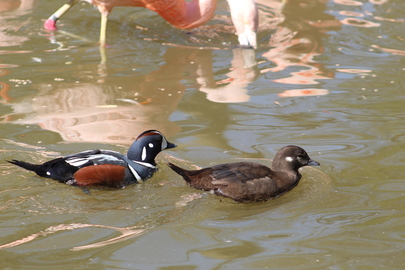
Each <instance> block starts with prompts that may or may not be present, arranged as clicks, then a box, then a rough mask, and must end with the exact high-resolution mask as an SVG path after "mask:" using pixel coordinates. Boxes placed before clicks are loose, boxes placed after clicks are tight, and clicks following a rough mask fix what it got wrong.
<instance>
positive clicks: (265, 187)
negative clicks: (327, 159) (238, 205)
mask: <svg viewBox="0 0 405 270" xmlns="http://www.w3.org/2000/svg"><path fill="white" fill-rule="evenodd" d="M168 165H169V167H170V168H171V169H172V170H174V171H175V172H176V173H178V174H179V175H181V176H182V177H183V178H184V180H186V182H187V185H189V186H191V187H194V188H197V189H201V190H205V191H210V190H213V191H214V193H215V194H216V195H218V196H224V197H227V198H231V199H233V200H235V201H237V202H253V201H256V202H258V201H267V200H269V199H273V198H276V197H278V196H280V195H282V194H284V193H285V192H287V191H289V190H291V189H292V188H294V187H295V186H296V185H297V184H298V182H299V181H300V179H301V174H300V173H299V172H298V169H299V168H301V167H304V166H317V165H320V164H319V163H318V162H316V161H314V160H312V159H311V158H310V157H309V156H308V154H307V152H306V151H305V150H304V149H302V148H301V147H299V146H295V145H288V146H284V147H283V148H281V149H280V150H279V151H278V152H277V154H276V156H275V157H274V160H273V163H272V168H271V169H270V168H268V167H266V166H264V165H261V164H259V163H256V162H236V163H227V164H220V165H215V166H212V167H208V168H204V169H200V170H192V171H189V170H185V169H182V168H180V167H178V166H176V165H174V164H172V163H168Z"/></svg>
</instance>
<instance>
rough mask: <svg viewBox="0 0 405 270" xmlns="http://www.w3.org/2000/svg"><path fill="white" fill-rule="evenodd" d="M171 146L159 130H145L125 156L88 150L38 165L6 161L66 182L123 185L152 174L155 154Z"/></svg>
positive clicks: (97, 185)
mask: <svg viewBox="0 0 405 270" xmlns="http://www.w3.org/2000/svg"><path fill="white" fill-rule="evenodd" d="M174 147H176V145H175V144H173V143H170V142H168V141H167V140H166V138H165V136H163V134H162V133H160V132H159V131H157V130H148V131H145V132H143V133H142V134H141V135H139V136H138V138H136V140H135V141H134V142H133V143H132V145H131V147H130V148H129V149H128V154H127V155H126V156H125V155H122V154H120V153H118V152H115V151H109V150H89V151H84V152H80V153H76V154H72V155H68V156H65V157H60V158H57V159H53V160H50V161H48V162H45V163H44V164H40V165H35V164H31V163H28V162H24V161H19V160H12V161H8V162H10V163H12V164H15V165H17V166H20V167H22V168H24V169H27V170H30V171H34V172H35V173H36V174H38V175H39V176H42V177H47V178H52V179H54V180H58V181H59V182H61V183H65V184H70V185H75V186H81V187H89V186H96V187H113V188H122V187H125V186H127V185H129V184H134V183H139V182H143V181H145V180H146V179H148V178H149V177H151V176H152V174H153V173H154V172H155V171H156V170H157V167H156V163H155V157H156V156H157V154H159V153H160V152H161V151H163V150H165V149H169V148H174Z"/></svg>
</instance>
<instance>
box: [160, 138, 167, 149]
mask: <svg viewBox="0 0 405 270" xmlns="http://www.w3.org/2000/svg"><path fill="white" fill-rule="evenodd" d="M166 148H167V141H166V139H165V138H164V137H162V147H161V148H160V149H162V150H165V149H166Z"/></svg>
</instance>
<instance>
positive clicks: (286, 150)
mask: <svg viewBox="0 0 405 270" xmlns="http://www.w3.org/2000/svg"><path fill="white" fill-rule="evenodd" d="M318 165H320V164H319V162H316V161H315V160H312V159H311V158H310V157H309V156H308V154H307V152H306V151H305V150H304V149H302V148H301V147H299V146H296V145H287V146H284V147H283V148H281V149H280V150H279V151H278V152H277V154H276V156H275V157H274V160H273V164H272V168H273V170H275V171H287V172H288V171H291V170H292V171H295V172H298V169H299V168H301V167H304V166H318Z"/></svg>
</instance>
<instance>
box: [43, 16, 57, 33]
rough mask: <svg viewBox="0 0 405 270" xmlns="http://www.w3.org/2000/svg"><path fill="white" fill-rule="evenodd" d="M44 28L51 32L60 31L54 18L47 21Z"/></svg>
mask: <svg viewBox="0 0 405 270" xmlns="http://www.w3.org/2000/svg"><path fill="white" fill-rule="evenodd" d="M44 27H45V29H47V30H51V31H55V30H58V28H57V27H56V21H55V20H54V19H52V18H49V19H48V20H46V22H45V23H44Z"/></svg>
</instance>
